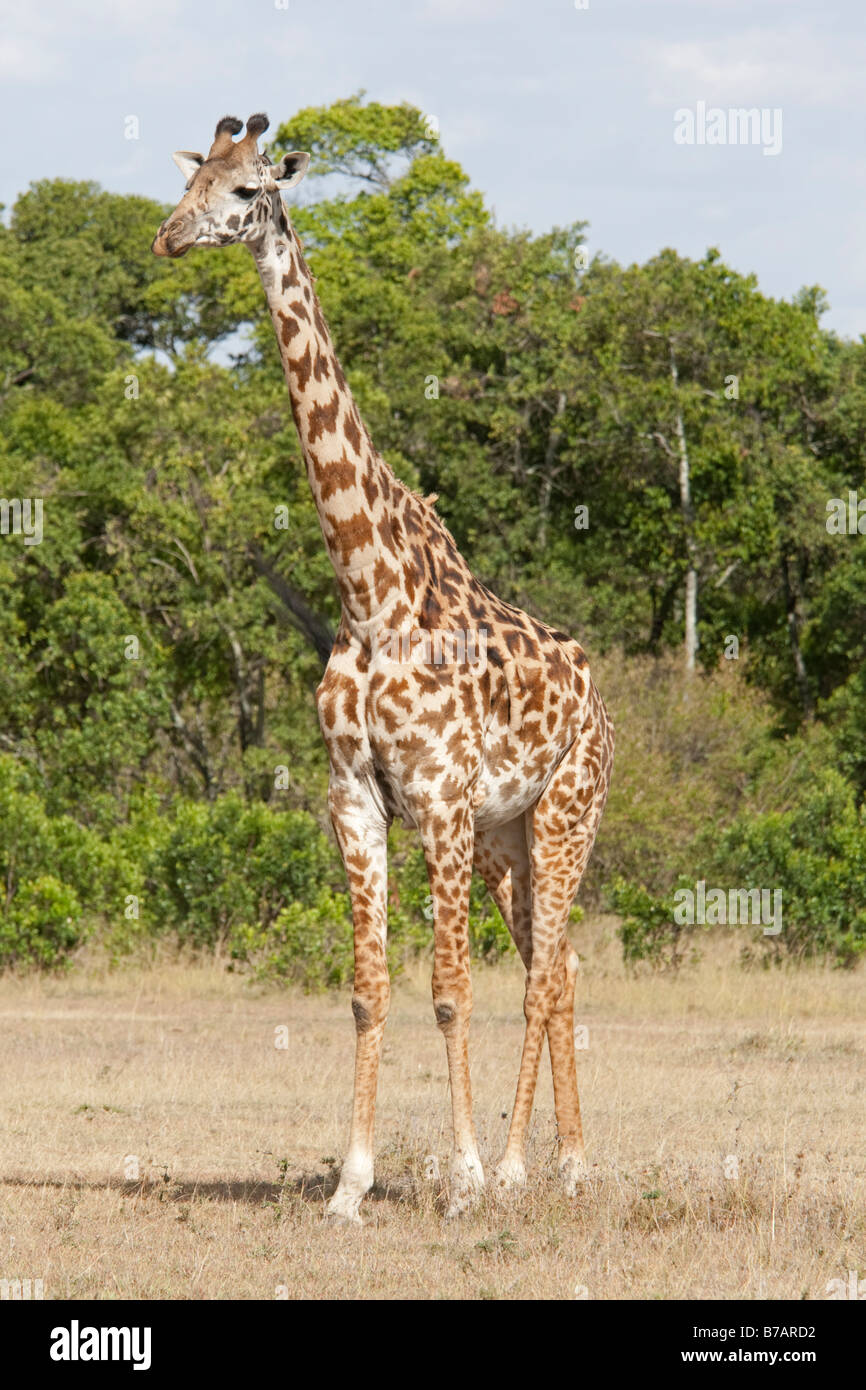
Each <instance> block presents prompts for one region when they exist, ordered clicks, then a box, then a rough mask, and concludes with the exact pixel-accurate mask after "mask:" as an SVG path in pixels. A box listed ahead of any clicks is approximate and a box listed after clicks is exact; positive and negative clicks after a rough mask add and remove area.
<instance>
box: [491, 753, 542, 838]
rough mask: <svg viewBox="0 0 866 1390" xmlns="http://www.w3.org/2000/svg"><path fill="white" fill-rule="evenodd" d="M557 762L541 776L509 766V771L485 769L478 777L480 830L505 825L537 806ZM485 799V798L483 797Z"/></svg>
mask: <svg viewBox="0 0 866 1390" xmlns="http://www.w3.org/2000/svg"><path fill="white" fill-rule="evenodd" d="M554 766H555V764H552V765H551V766H550V767H548V768H547V769H546V770H545V772H544V773H543V774H542V775H536V776H529V775H526V776H521V774H520V772H515V771H514V770H513V769H510V770H509V771H508V772H507V773H502V774H499V775H494V774H491V773H490V772H489V771H487V770H486V769H485V771H483V772H482V774H481V776H480V777H479V779H478V784H477V792H476V802H477V803H479V804H478V809H477V810H476V812H475V824H476V826H477V827H478V829H479V830H486V829H488V828H489V827H490V826H493V825H504V824H505V823H506V822H507V821H510V820H514V818H515V817H516V816H519V815H522V814H523V812H524V811H528V810H529V808H530V806H534V805H535V803H536V801H537V800H538V798H539V797H540V796H541V793H542V792H543V791H544V788H545V787H546V786H547V784H548V782H549V781H550V779H551V777H552V776H553V772H554ZM482 798H483V799H482Z"/></svg>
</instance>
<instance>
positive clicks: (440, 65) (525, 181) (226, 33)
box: [0, 0, 866, 336]
mask: <svg viewBox="0 0 866 1390" xmlns="http://www.w3.org/2000/svg"><path fill="white" fill-rule="evenodd" d="M585 3H586V8H583V7H582V6H583V5H584V4H585ZM864 69H866V5H864V4H863V3H862V0H829V2H828V0H822V3H821V4H815V3H804V2H803V0H726V2H725V3H718V0H716V3H709V2H708V0H643V3H636V2H635V0H577V3H575V0H530V3H525V4H518V3H516V0H365V3H363V4H361V3H348V0H320V2H319V3H316V4H310V3H309V0H304V3H301V0H146V3H145V0H138V3H131V0H42V2H41V3H40V4H39V5H32V4H30V5H22V4H21V3H20V0H0V93H2V95H0V115H2V120H3V130H4V136H5V149H4V158H3V161H2V174H0V201H3V202H4V203H6V204H7V205H8V204H10V203H12V202H13V201H14V199H15V196H16V194H17V193H18V192H20V191H21V190H23V189H24V188H26V186H27V184H28V183H29V181H30V180H31V179H35V178H46V177H57V176H62V177H65V178H76V179H85V178H86V179H96V180H97V181H98V182H99V183H101V184H102V185H103V186H104V187H105V188H109V189H112V190H115V191H118V192H138V193H144V194H147V195H149V196H151V197H154V198H157V199H159V200H160V201H163V202H174V201H176V199H177V197H179V195H180V190H181V180H180V175H179V174H178V172H177V170H176V169H175V167H174V165H173V164H172V163H171V159H170V155H171V152H172V150H175V149H207V146H208V144H209V142H210V139H211V136H212V132H213V127H214V124H215V122H216V120H217V118H218V117H219V116H221V115H223V114H225V113H226V112H229V113H232V114H235V113H236V114H238V115H240V116H242V117H246V116H247V115H249V114H250V112H252V111H255V110H262V109H264V110H267V111H268V113H269V114H270V117H271V121H272V123H273V125H276V124H277V122H278V121H280V120H282V119H285V118H286V117H287V116H289V115H291V113H292V112H293V111H295V110H297V109H298V108H299V107H301V106H308V105H322V104H324V103H327V102H330V101H333V100H336V99H337V98H339V97H344V96H348V95H349V94H351V93H352V92H354V91H357V90H358V89H359V88H362V87H363V88H365V89H366V90H367V92H368V94H369V96H370V97H372V98H375V99H376V100H379V101H385V102H389V101H400V100H404V99H405V100H408V101H411V102H413V103H415V104H416V105H417V106H419V107H421V108H422V110H424V111H425V112H427V113H428V114H430V115H432V116H435V117H436V119H437V121H438V123H439V129H440V133H441V139H442V144H443V146H444V148H445V150H446V152H447V153H448V154H449V155H451V156H452V157H453V158H456V159H458V160H459V161H460V162H461V164H463V166H464V168H465V169H466V170H467V172H468V174H469V175H470V178H471V180H472V182H473V184H474V185H475V186H476V187H477V188H479V189H481V191H482V192H483V193H484V195H485V197H486V199H487V201H488V203H489V204H490V205H491V206H492V207H493V208H494V210H495V212H496V215H497V218H498V220H499V221H500V222H501V223H504V224H507V225H519V226H528V227H531V228H533V229H534V230H536V231H543V230H545V229H547V228H549V227H550V226H552V225H554V224H556V223H558V224H563V223H567V222H570V221H574V220H578V219H581V220H582V219H586V220H588V221H589V223H590V227H589V232H588V238H589V247H590V251H591V252H592V253H595V252H596V251H602V252H604V253H605V254H607V255H609V256H613V257H615V258H616V259H617V260H619V261H621V262H623V263H630V262H632V261H635V260H637V261H642V260H645V259H646V258H647V257H649V256H651V255H653V254H654V253H655V252H656V251H658V250H659V249H660V248H661V247H663V246H673V247H675V248H676V249H677V250H678V251H680V252H681V253H682V254H684V255H688V256H700V255H701V254H702V253H703V251H704V250H705V249H706V247H707V246H710V245H717V246H719V247H720V249H721V251H722V254H723V256H724V258H725V259H726V260H727V261H728V262H729V263H730V264H732V265H733V266H734V267H735V268H736V269H737V270H739V271H743V272H747V271H754V272H755V273H756V274H757V276H758V280H759V283H760V285H761V288H762V289H763V290H764V291H765V292H767V293H769V294H773V295H778V296H785V297H787V296H790V295H791V294H793V293H794V292H795V291H796V290H797V289H798V288H799V287H800V286H801V285H803V284H815V283H818V284H821V285H823V286H824V288H825V289H826V290H827V292H828V295H829V299H830V303H831V311H830V313H829V315H828V316H827V318H826V319H825V323H827V324H828V326H830V327H833V328H835V329H836V330H837V332H839V333H843V334H847V335H850V336H858V335H859V334H860V333H866V210H864V197H863V191H864V187H866V153H864V143H866V129H864V121H863V108H864V98H863V72H864ZM699 103H703V104H704V108H705V110H706V111H707V112H708V113H711V112H712V110H713V109H714V108H718V109H720V110H721V111H722V112H725V113H727V111H728V110H730V109H731V108H758V109H760V110H766V112H767V113H768V119H770V117H771V113H773V112H775V111H780V112H781V135H782V139H781V149H780V150H779V152H778V153H776V154H769V155H768V154H765V153H764V150H763V147H762V145H761V144H760V143H756V144H748V143H736V144H735V143H731V142H730V139H729V140H728V143H715V144H710V143H703V144H698V143H694V144H678V143H677V142H676V141H675V139H674V131H675V127H676V123H677V122H676V113H677V112H678V111H682V110H689V111H691V112H693V113H694V115H695V117H696V118H697V116H698V112H699V106H698V104H699ZM130 115H133V116H136V117H137V118H138V122H139V138H138V139H137V140H128V139H126V138H125V135H124V132H125V129H126V126H125V122H126V118H127V117H128V116H130ZM719 129H720V127H719V126H718V125H717V126H716V134H718V132H719ZM728 129H729V127H728Z"/></svg>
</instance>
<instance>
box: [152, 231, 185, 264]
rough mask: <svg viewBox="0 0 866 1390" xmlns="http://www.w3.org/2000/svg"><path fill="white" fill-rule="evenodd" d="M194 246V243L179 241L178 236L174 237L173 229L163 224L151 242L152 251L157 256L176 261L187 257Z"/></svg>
mask: <svg viewBox="0 0 866 1390" xmlns="http://www.w3.org/2000/svg"><path fill="white" fill-rule="evenodd" d="M192 245H193V242H192V241H186V242H184V241H178V239H177V237H176V236H175V237H173V236H172V234H171V228H170V227H167V224H166V223H165V222H163V224H162V226H161V227H160V229H159V231H158V232H157V234H156V236H155V237H154V238H153V241H152V242H151V246H150V249H151V251H152V252H153V254H154V255H155V256H167V257H168V258H169V259H170V260H173V261H176V260H178V259H179V258H180V257H181V256H185V255H186V253H187V251H188V250H189V248H190V247H191V246H192Z"/></svg>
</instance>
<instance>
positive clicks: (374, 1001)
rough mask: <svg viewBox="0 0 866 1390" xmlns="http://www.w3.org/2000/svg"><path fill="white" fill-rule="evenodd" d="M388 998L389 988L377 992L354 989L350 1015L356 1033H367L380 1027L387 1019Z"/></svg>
mask: <svg viewBox="0 0 866 1390" xmlns="http://www.w3.org/2000/svg"><path fill="white" fill-rule="evenodd" d="M390 998H391V990H390V987H387V988H385V989H381V990H377V991H371V990H363V991H362V990H359V989H357V988H356V989H355V993H354V994H353V995H352V1013H353V1015H354V1018H355V1031H356V1033H369V1031H370V1029H371V1028H378V1027H381V1025H382V1024H383V1023H384V1022H385V1019H386V1018H387V1017H388V1005H389V1003H390Z"/></svg>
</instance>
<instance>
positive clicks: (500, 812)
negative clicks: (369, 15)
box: [152, 114, 614, 1222]
mask: <svg viewBox="0 0 866 1390" xmlns="http://www.w3.org/2000/svg"><path fill="white" fill-rule="evenodd" d="M242 128H243V123H242V122H241V121H239V120H237V118H235V117H230V116H226V117H223V119H222V120H220V121H219V122H218V124H217V127H216V132H215V136H214V140H213V144H212V145H211V148H210V151H209V153H208V155H207V157H204V156H202V155H200V154H195V153H191V152H189V151H179V152H178V153H176V154H175V155H174V156H173V158H174V160H175V163H176V164H177V165H178V167H179V168H180V170H181V173H182V174H183V175H184V177H185V179H186V180H187V183H186V189H185V192H184V194H183V197H182V198H181V200H180V202H179V203H178V205H177V207H176V208H175V210H174V211H173V212H172V213H171V214H170V216H169V217H167V218H166V220H165V221H164V222H163V223H162V225H161V226H160V228H159V230H158V232H157V234H156V237H155V239H154V242H153V247H152V249H153V251H154V252H155V253H156V254H157V255H160V256H170V257H178V256H182V255H184V254H185V252H186V251H188V250H189V248H190V247H191V246H223V245H226V244H228V243H235V242H242V243H244V244H245V245H246V246H248V247H249V249H250V251H251V252H252V254H253V257H254V259H255V262H256V266H257V267H258V272H259V276H260V278H261V282H262V286H263V289H264V292H265V296H266V299H267V304H268V308H269V310H270V314H271V319H272V321H273V326H274V329H275V332H276V338H277V343H278V347H279V351H280V356H281V359H282V364H283V369H284V372H285V377H286V383H287V386H288V391H289V399H290V403H291V409H292V413H293V416H294V421H295V425H296V428H297V432H298V436H299V438H300V443H301V449H302V453H303V458H304V465H305V468H306V473H307V478H308V481H309V485H310V488H311V490H312V494H313V498H314V500H315V504H316V507H317V510H318V515H319V520H320V524H321V529H322V534H323V538H324V542H325V545H326V547H327V550H328V554H329V556H330V560H331V563H332V565H333V568H334V572H335V575H336V579H337V584H338V586H339V591H340V599H341V620H340V624H339V628H338V631H337V636H336V639H335V642H334V647H333V650H332V653H331V656H330V659H329V660H328V663H327V667H326V669H325V673H324V676H323V678H322V681H321V684H320V685H319V687H318V690H317V692H316V703H317V709H318V715H319V723H320V726H321V731H322V735H323V737H324V741H325V744H326V746H327V751H328V758H329V766H330V776H329V790H328V808H329V812H330V816H331V821H332V824H333V827H334V833H335V836H336V839H337V843H338V845H339V848H340V851H341V854H342V859H343V863H344V866H345V871H346V876H347V879H348V885H349V892H350V896H351V902H352V918H353V935H354V952H355V974H354V985H353V994H352V1013H353V1015H354V1023H355V1072H354V1099H353V1106H352V1119H351V1129H350V1135H349V1144H348V1150H347V1153H346V1156H345V1159H344V1162H343V1165H342V1169H341V1173H340V1179H339V1183H338V1186H337V1188H336V1190H335V1192H334V1194H333V1195H332V1196H331V1198H330V1201H329V1203H328V1206H327V1214H328V1216H329V1217H331V1218H334V1219H337V1220H342V1221H348V1222H361V1221H362V1216H361V1213H360V1208H361V1202H362V1200H363V1198H364V1197H365V1195H366V1194H367V1193H368V1192H369V1190H370V1188H371V1187H372V1185H373V1132H374V1112H375V1102H376V1089H377V1076H378V1070H379V1061H380V1056H381V1052H382V1040H383V1033H384V1028H385V1020H386V1017H387V1014H388V1006H389V1000H390V981H389V972H388V965H387V960H386V932H387V835H388V829H389V826H390V824H391V823H392V821H393V820H394V818H401V819H402V820H403V822H404V823H405V824H406V825H408V826H410V827H414V828H416V829H417V830H418V832H419V835H420V839H421V845H422V848H423V853H424V857H425V861H426V865H427V872H428V877H429V883H430V893H431V897H432V903H433V951H434V963H433V979H432V993H433V1008H434V1015H435V1019H436V1023H437V1024H438V1026H439V1028H440V1030H441V1032H442V1034H443V1035H444V1040H445V1050H446V1057H447V1064H448V1075H449V1083H450V1095H451V1109H452V1122H453V1149H452V1156H451V1164H450V1176H449V1205H448V1208H447V1215H449V1216H456V1215H459V1214H460V1213H461V1212H463V1211H465V1210H466V1209H467V1208H469V1207H470V1206H471V1205H472V1204H473V1203H474V1202H475V1201H477V1199H478V1196H479V1195H480V1193H481V1191H482V1189H483V1187H484V1171H483V1167H482V1163H481V1158H480V1156H479V1152H478V1144H477V1140H476V1133H475V1128H474V1121H473V1114H472V1093H471V1085H470V1074H469V1054H468V1032H469V1020H470V1015H471V1012H472V982H471V977H470V967H469V946H468V905H469V885H470V879H471V875H472V870H473V865H474V866H475V867H476V868H477V869H478V870H479V872H480V873H481V875H482V876H483V878H484V880H485V882H486V884H487V886H488V888H489V890H490V892H491V894H492V896H493V899H494V901H495V902H496V903H497V905H498V907H499V909H500V911H501V913H502V916H503V918H504V920H505V922H506V924H507V926H508V929H509V931H510V932H511V934H512V936H513V938H514V941H515V944H516V946H517V950H518V952H519V953H520V956H521V958H522V961H523V964H524V967H525V970H526V985H525V994H524V1016H525V1033H524V1043H523V1051H522V1055H521V1060H520V1070H519V1075H518V1081H517V1090H516V1096H515V1102H514V1109H513V1112H512V1116H511V1122H510V1126H509V1130H508V1136H507V1140H506V1145H505V1151H504V1155H503V1157H502V1159H501V1161H500V1163H499V1165H498V1167H497V1168H496V1170H495V1175H494V1185H495V1188H496V1190H505V1189H509V1188H513V1187H515V1186H518V1185H520V1184H522V1183H524V1182H525V1180H526V1134H527V1128H528V1124H529V1119H530V1113H531V1109H532V1104H533V1098H534V1093H535V1087H536V1081H537V1075H538V1068H539V1062H540V1057H541V1052H542V1048H543V1042H544V1037H545V1035H546V1037H547V1040H548V1047H549V1053H550V1063H551V1069H552V1074H553V1087H554V1107H555V1111H556V1122H557V1139H558V1146H559V1170H560V1174H561V1177H562V1180H563V1182H564V1184H565V1187H566V1190H567V1191H568V1192H571V1193H573V1192H574V1191H575V1190H576V1189H577V1185H578V1183H579V1181H580V1180H581V1177H582V1176H583V1174H584V1171H585V1154H584V1144H583V1134H582V1127H581V1117H580V1104H579V1099H578V1087H577V1070H576V1065H575V1048H574V992H575V981H576V975H577V970H578V960H577V955H576V953H575V951H574V949H573V948H572V946H571V945H570V943H569V941H568V937H567V935H566V922H567V919H568V914H569V910H570V908H571V905H572V902H573V900H574V897H575V894H576V892H577V889H578V885H579V884H580V881H581V877H582V875H583V872H584V869H585V867H586V864H587V861H588V859H589V856H590V853H591V851H592V847H593V843H594V841H595V836H596V831H597V829H598V824H599V821H600V819H601V815H602V811H603V809H604V804H605V800H606V797H607V791H608V785H609V781H610V774H611V767H612V762H613V746H614V732H613V725H612V722H611V720H610V718H609V716H608V714H607V711H606V709H605V706H604V702H603V701H602V698H601V696H600V694H599V692H598V690H597V688H596V686H595V684H594V682H593V680H592V678H591V676H590V672H589V667H588V664H587V658H586V656H585V654H584V652H583V650H582V648H581V647H580V646H579V645H578V643H577V642H576V641H574V640H573V639H572V638H570V637H569V636H567V635H566V634H565V633H562V632H559V631H556V630H554V629H551V628H550V627H547V626H546V625H545V624H544V623H542V622H538V621H536V620H535V619H534V618H532V617H530V616H529V615H528V614H526V613H524V612H522V611H521V610H520V609H518V608H514V607H512V606H511V605H510V604H508V603H505V602H503V601H502V600H501V599H499V598H497V597H496V596H495V595H494V594H493V593H491V592H490V590H489V589H487V588H486V587H485V586H484V585H483V584H482V583H481V582H480V581H479V580H478V579H476V578H475V576H474V575H473V574H472V572H471V570H470V569H469V566H468V564H467V563H466V561H465V560H464V558H463V556H462V555H461V554H460V552H459V550H458V549H457V546H456V544H455V542H454V539H453V537H452V536H451V534H450V533H449V531H448V530H447V529H446V527H445V526H444V524H443V522H442V521H441V519H440V518H439V516H438V515H437V513H436V511H435V506H434V503H435V500H436V499H435V497H433V498H422V497H420V496H418V495H417V494H416V493H415V492H413V491H412V490H411V489H410V488H409V487H407V486H406V485H405V484H404V483H402V482H401V481H400V480H399V479H398V478H397V477H396V476H395V474H394V473H393V472H392V471H391V469H390V468H389V467H388V465H387V464H386V462H385V460H384V459H383V458H382V456H381V455H380V454H379V453H377V451H376V449H375V448H374V446H373V444H372V441H371V439H370V436H369V434H368V432H367V429H366V427H365V425H364V423H363V421H362V420H361V417H360V414H359V412H358V407H357V405H356V403H355V401H354V399H353V397H352V393H351V391H350V389H349V386H348V384H347V381H346V378H345V376H344V374H343V371H342V369H341V367H340V364H339V362H338V361H337V358H336V355H335V352H334V347H333V343H332V340H331V337H330V334H329V331H328V328H327V326H326V324H325V321H324V318H323V316H322V311H321V308H320V305H319V300H318V296H317V294H316V291H315V288H314V283H313V276H312V275H311V273H310V270H309V268H308V267H307V264H306V262H305V260H304V256H303V252H302V248H301V244H300V241H299V239H298V237H297V235H296V233H295V231H294V229H293V227H292V225H291V223H290V221H289V219H288V217H287V214H286V211H285V208H284V205H283V201H282V196H281V195H282V193H283V192H285V191H286V190H287V189H290V188H292V187H294V186H295V185H296V184H297V183H299V182H300V180H301V179H302V178H303V176H304V174H305V173H306V170H307V166H308V164H309V158H310V157H309V155H308V154H306V153H304V152H302V151H292V152H291V153H289V154H286V155H285V156H284V157H283V158H282V159H280V160H279V162H277V163H272V162H271V160H270V159H269V158H268V156H267V155H266V154H263V153H260V152H259V150H258V143H257V142H258V139H259V137H260V136H261V135H262V134H263V133H264V132H265V131H266V130H267V128H268V119H267V117H266V116H265V115H262V114H257V115H253V116H251V117H250V118H249V120H248V121H247V123H246V131H245V134H244V135H243V136H242V138H241V139H239V140H235V139H234V137H235V136H236V135H238V134H239V133H240V131H241V130H242ZM467 638H468V640H467Z"/></svg>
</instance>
